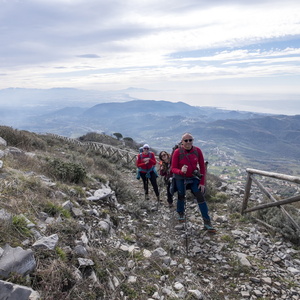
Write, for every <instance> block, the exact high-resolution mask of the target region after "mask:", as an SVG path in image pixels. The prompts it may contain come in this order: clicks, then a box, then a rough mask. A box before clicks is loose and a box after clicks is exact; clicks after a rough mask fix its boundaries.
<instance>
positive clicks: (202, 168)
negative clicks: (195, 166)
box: [197, 147, 206, 185]
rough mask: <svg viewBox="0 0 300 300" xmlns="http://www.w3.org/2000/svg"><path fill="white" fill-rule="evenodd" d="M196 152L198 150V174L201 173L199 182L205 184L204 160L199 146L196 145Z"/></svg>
mask: <svg viewBox="0 0 300 300" xmlns="http://www.w3.org/2000/svg"><path fill="white" fill-rule="evenodd" d="M197 152H198V163H199V167H200V174H202V175H203V176H202V178H201V180H200V184H201V185H204V184H205V177H206V168H205V162H204V156H203V153H202V151H201V149H200V148H198V147H197Z"/></svg>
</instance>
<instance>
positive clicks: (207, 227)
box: [203, 220, 217, 233]
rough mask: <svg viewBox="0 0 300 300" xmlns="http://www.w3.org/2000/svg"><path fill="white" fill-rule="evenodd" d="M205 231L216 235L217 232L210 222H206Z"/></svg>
mask: <svg viewBox="0 0 300 300" xmlns="http://www.w3.org/2000/svg"><path fill="white" fill-rule="evenodd" d="M203 229H204V230H207V231H208V232H210V233H216V232H217V230H216V229H215V228H214V227H213V226H212V225H211V222H210V221H206V220H205V221H204V227H203Z"/></svg>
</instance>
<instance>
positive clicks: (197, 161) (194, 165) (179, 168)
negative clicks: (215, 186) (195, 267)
mask: <svg viewBox="0 0 300 300" xmlns="http://www.w3.org/2000/svg"><path fill="white" fill-rule="evenodd" d="M193 141H194V138H193V136H192V135H191V134H190V133H184V134H183V136H182V138H181V146H179V147H178V148H177V149H176V150H175V151H174V153H173V155H172V164H171V172H172V173H173V176H174V177H175V182H176V189H177V194H178V200H177V212H178V215H179V221H180V222H184V221H185V215H184V211H185V194H186V189H187V187H188V188H190V189H191V191H192V193H193V194H194V196H195V197H196V199H197V203H198V206H199V210H200V212H201V215H202V218H203V223H204V229H205V230H208V231H210V232H216V230H215V228H214V227H213V226H212V224H211V218H210V216H209V214H208V207H207V203H206V200H205V197H204V193H205V177H206V168H205V163H204V157H203V153H202V151H201V149H200V148H198V147H196V146H193Z"/></svg>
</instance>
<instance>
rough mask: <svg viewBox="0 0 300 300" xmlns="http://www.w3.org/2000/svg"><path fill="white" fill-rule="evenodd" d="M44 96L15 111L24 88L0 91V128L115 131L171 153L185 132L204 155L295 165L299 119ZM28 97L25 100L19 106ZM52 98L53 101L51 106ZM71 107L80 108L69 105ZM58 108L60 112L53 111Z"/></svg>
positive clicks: (299, 153) (64, 94)
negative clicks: (215, 152) (219, 152)
mask: <svg viewBox="0 0 300 300" xmlns="http://www.w3.org/2000/svg"><path fill="white" fill-rule="evenodd" d="M47 91H48V94H47V97H46V96H45V98H43V101H41V103H44V104H45V105H44V106H43V105H39V106H37V105H36V106H34V105H31V106H30V105H29V104H30V103H31V104H32V103H35V102H36V103H38V99H39V97H42V96H43V93H46V91H44V92H43V91H41V90H37V91H31V92H33V94H30V93H29V91H28V90H27V93H28V97H29V95H31V96H32V95H34V94H35V96H32V98H31V100H28V101H27V100H26V101H27V104H26V105H25V106H23V105H19V106H15V107H13V106H12V104H13V103H17V101H19V100H17V98H18V97H21V92H24V91H23V89H20V90H16V91H14V92H15V93H13V92H12V91H11V90H9V89H7V90H2V91H0V99H1V97H3V95H5V96H6V97H7V99H10V101H11V105H10V107H8V106H5V105H4V106H3V105H2V104H3V103H2V102H1V105H0V108H1V109H0V121H1V124H2V125H9V126H14V127H15V128H18V129H25V130H29V131H33V132H52V133H57V134H60V135H64V136H70V137H78V136H81V135H84V134H86V133H87V132H91V131H94V132H105V133H107V134H112V133H114V132H119V133H121V134H122V135H123V137H132V138H133V139H134V140H135V141H137V142H141V143H142V142H147V143H150V144H151V145H152V147H155V148H156V149H158V150H163V149H166V150H170V149H171V148H172V147H173V146H174V144H175V143H176V142H178V141H179V140H180V137H181V135H182V133H184V132H186V131H188V132H191V133H192V134H193V135H194V136H195V139H196V140H197V141H198V142H199V143H201V147H202V148H204V149H205V150H206V151H209V150H210V149H212V148H213V147H226V148H227V149H231V150H230V151H238V152H240V153H241V154H242V155H243V156H244V157H246V158H247V159H248V160H251V161H254V160H255V161H256V160H273V161H278V160H286V159H287V160H297V161H299V157H300V150H299V149H300V147H299V146H300V116H299V115H298V116H285V115H266V114H258V113H252V112H241V111H228V110H222V109H217V108H213V107H194V106H190V105H188V104H186V103H183V102H177V103H173V102H168V101H154V100H131V101H126V102H124V101H120V102H103V103H99V102H98V103H97V104H95V105H90V106H86V103H87V102H85V100H84V99H85V98H82V97H88V93H85V94H80V93H81V92H79V93H77V90H76V89H52V90H51V91H49V90H47ZM60 92H61V93H60ZM12 94H14V96H12ZM112 94H113V93H112ZM26 95H27V94H26V93H25V95H23V96H24V98H23V101H25V100H24V99H26V97H27V96H26ZM114 95H115V96H116V94H114ZM94 96H95V97H94V98H93V97H92V96H91V98H89V101H88V103H89V102H93V101H96V98H97V97H96V94H95V95H94ZM102 96H103V95H102ZM111 96H112V95H111ZM9 97H11V98H9ZM51 97H53V98H54V99H56V100H55V101H54V104H52V105H51V101H50V99H51ZM72 97H73V98H72ZM63 99H65V100H63ZM80 99H81V101H80ZM91 99H92V100H91ZM124 99H125V98H124ZM47 100H49V101H50V102H47ZM69 103H71V104H78V105H70V106H69V105H68V104H69ZM83 104H84V105H83ZM57 106H59V109H56V107H57Z"/></svg>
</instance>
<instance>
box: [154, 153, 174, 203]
mask: <svg viewBox="0 0 300 300" xmlns="http://www.w3.org/2000/svg"><path fill="white" fill-rule="evenodd" d="M158 157H159V159H160V168H159V175H161V176H162V177H163V178H164V181H165V185H166V188H167V201H168V203H169V207H170V208H171V207H173V195H172V194H171V193H170V185H171V177H172V172H171V155H170V154H169V153H168V152H166V151H161V152H160V153H159V155H158Z"/></svg>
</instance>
